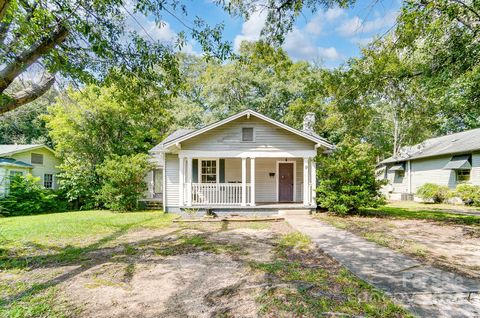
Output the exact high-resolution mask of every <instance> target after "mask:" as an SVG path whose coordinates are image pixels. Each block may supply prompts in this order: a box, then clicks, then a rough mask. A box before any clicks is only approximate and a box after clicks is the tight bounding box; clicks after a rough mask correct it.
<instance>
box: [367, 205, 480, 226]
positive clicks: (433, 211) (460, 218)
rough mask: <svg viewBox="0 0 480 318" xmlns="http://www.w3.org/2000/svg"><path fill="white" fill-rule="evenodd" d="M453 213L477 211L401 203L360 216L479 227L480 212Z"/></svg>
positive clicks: (456, 207) (470, 208) (474, 209)
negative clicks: (476, 213) (467, 213)
mask: <svg viewBox="0 0 480 318" xmlns="http://www.w3.org/2000/svg"><path fill="white" fill-rule="evenodd" d="M455 211H466V212H469V213H472V212H475V211H478V209H476V208H472V207H465V206H457V205H448V204H431V203H417V202H409V201H401V202H395V203H390V204H388V205H385V206H381V207H378V208H375V209H362V210H361V212H360V215H361V216H373V217H386V218H398V219H416V220H429V221H437V222H444V223H454V224H465V225H476V226H478V225H480V212H479V214H478V215H465V214H459V213H455Z"/></svg>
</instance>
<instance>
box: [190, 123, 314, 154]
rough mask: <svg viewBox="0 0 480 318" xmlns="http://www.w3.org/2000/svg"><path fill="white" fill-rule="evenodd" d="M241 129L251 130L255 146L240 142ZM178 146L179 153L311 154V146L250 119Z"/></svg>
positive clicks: (312, 144)
mask: <svg viewBox="0 0 480 318" xmlns="http://www.w3.org/2000/svg"><path fill="white" fill-rule="evenodd" d="M242 127H253V128H254V136H255V142H242V141H241V139H242ZM181 144H182V150H207V151H208V150H214V151H222V150H249V151H254V150H260V151H262V150H263V151H264V150H280V151H288V150H313V149H314V145H315V143H314V142H313V141H310V140H307V139H305V138H303V137H300V136H298V135H295V134H293V133H291V132H289V131H287V130H285V129H282V128H280V127H278V126H275V125H273V124H270V123H268V122H266V121H263V120H261V119H258V118H256V117H254V116H251V117H250V119H247V118H246V117H242V118H239V119H236V120H233V121H231V122H229V123H227V124H225V125H222V126H220V127H217V128H214V129H211V130H209V131H207V132H205V133H203V134H201V135H199V136H196V137H193V138H190V139H188V140H186V141H184V142H182V143H181Z"/></svg>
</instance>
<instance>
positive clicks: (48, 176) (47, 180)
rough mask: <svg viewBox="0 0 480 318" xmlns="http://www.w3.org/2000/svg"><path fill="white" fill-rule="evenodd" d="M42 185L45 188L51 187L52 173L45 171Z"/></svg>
mask: <svg viewBox="0 0 480 318" xmlns="http://www.w3.org/2000/svg"><path fill="white" fill-rule="evenodd" d="M43 186H44V187H45V188H46V189H53V174H49V173H45V174H44V175H43Z"/></svg>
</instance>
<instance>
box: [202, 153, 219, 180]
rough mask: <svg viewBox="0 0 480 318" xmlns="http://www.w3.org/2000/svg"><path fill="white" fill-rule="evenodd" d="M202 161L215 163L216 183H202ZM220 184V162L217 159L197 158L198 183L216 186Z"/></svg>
mask: <svg viewBox="0 0 480 318" xmlns="http://www.w3.org/2000/svg"><path fill="white" fill-rule="evenodd" d="M202 161H215V162H216V163H215V167H216V171H215V172H216V173H215V179H216V180H215V181H216V182H202V175H203V174H202ZM219 182H220V160H219V159H218V158H198V183H202V184H218V183H219Z"/></svg>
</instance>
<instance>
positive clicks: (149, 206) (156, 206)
mask: <svg viewBox="0 0 480 318" xmlns="http://www.w3.org/2000/svg"><path fill="white" fill-rule="evenodd" d="M145 209H146V210H161V209H163V203H162V201H145Z"/></svg>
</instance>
